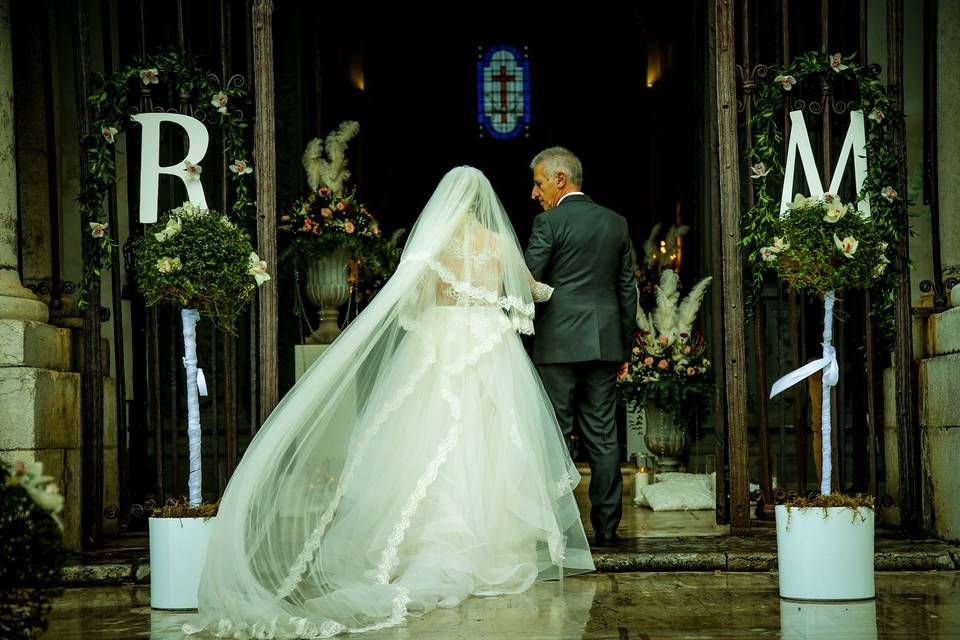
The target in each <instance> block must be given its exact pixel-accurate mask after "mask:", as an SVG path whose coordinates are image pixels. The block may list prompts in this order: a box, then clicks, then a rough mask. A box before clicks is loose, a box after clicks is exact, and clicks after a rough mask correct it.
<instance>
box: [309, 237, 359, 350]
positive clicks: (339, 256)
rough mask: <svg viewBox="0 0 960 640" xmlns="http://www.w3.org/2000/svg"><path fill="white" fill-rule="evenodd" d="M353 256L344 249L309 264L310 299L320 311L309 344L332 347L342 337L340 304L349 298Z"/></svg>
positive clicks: (313, 260)
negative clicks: (351, 257) (349, 277)
mask: <svg viewBox="0 0 960 640" xmlns="http://www.w3.org/2000/svg"><path fill="white" fill-rule="evenodd" d="M349 273H350V255H349V254H348V253H347V252H346V251H343V250H341V249H338V250H336V251H331V252H330V253H329V254H327V255H325V256H323V257H322V258H314V259H312V260H309V261H308V262H307V298H309V299H310V302H312V303H313V304H315V305H317V306H318V307H319V308H320V311H319V312H318V314H317V315H318V325H317V328H316V330H315V331H314V332H313V333H312V334H310V335H309V336H307V339H306V343H307V344H330V343H331V342H333V341H334V340H335V339H336V337H337V336H338V335H340V325H339V323H338V320H339V315H340V311H339V308H340V305H342V304H344V303H345V302H346V301H347V300H348V299H349V298H350V282H349V280H348V278H347V276H348V275H349Z"/></svg>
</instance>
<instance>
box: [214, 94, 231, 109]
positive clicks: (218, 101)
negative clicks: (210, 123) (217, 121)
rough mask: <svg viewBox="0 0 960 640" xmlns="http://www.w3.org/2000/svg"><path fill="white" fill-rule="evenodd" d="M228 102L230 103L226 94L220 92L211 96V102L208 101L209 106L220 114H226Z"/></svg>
mask: <svg viewBox="0 0 960 640" xmlns="http://www.w3.org/2000/svg"><path fill="white" fill-rule="evenodd" d="M229 101H230V98H229V97H228V96H227V94H225V93H223V92H222V91H221V92H220V93H218V94H217V95H215V96H213V100H211V101H210V104H212V105H213V106H215V107H216V108H217V111H219V112H220V113H226V112H227V102H229Z"/></svg>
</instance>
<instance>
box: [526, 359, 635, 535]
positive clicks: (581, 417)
mask: <svg viewBox="0 0 960 640" xmlns="http://www.w3.org/2000/svg"><path fill="white" fill-rule="evenodd" d="M619 368H620V363H618V362H605V361H590V362H569V363H551V364H538V365H537V371H538V372H539V373H540V379H541V380H542V381H543V386H544V388H545V389H546V391H547V395H548V396H550V401H551V402H552V403H553V409H554V411H555V412H556V414H557V422H559V423H560V429H561V430H562V431H563V435H564V437H565V438H567V440H568V443H569V438H570V436H571V435H572V434H573V425H574V421H576V424H578V425H579V426H580V432H581V434H582V436H583V443H584V446H585V448H586V450H587V453H588V455H589V456H590V474H591V475H590V522H591V523H592V524H593V531H594V534H595V535H598V536H604V537H606V538H610V537H611V536H613V534H615V533H616V532H617V527H618V526H619V524H620V518H621V516H622V515H623V477H622V476H621V475H620V445H619V443H618V442H617V421H616V412H617V393H616V381H617V371H618V370H619Z"/></svg>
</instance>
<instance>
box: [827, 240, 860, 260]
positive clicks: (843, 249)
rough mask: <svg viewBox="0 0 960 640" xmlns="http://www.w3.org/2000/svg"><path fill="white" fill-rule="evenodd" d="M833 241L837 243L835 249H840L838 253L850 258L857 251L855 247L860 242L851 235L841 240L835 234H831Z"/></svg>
mask: <svg viewBox="0 0 960 640" xmlns="http://www.w3.org/2000/svg"><path fill="white" fill-rule="evenodd" d="M833 243H834V244H835V245H837V249H840V253H842V254H843V255H845V256H846V257H848V258H852V257H853V254H855V253H856V252H857V247H858V246H860V242H859V241H858V240H857V239H856V238H854V237H853V236H847V237H846V238H844V239H843V240H841V239H840V238H838V237H837V234H833Z"/></svg>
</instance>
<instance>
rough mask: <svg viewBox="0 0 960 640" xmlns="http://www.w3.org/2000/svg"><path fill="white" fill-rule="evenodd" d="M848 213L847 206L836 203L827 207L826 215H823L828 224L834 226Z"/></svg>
mask: <svg viewBox="0 0 960 640" xmlns="http://www.w3.org/2000/svg"><path fill="white" fill-rule="evenodd" d="M846 213H847V205H845V204H841V203H840V201H836V202H835V204H832V205H830V206H828V207H827V211H826V213H824V214H823V219H824V220H825V221H826V222H829V223H831V224H833V223H834V222H837V221H839V220H840V218H842V217H843V216H844V215H846Z"/></svg>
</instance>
